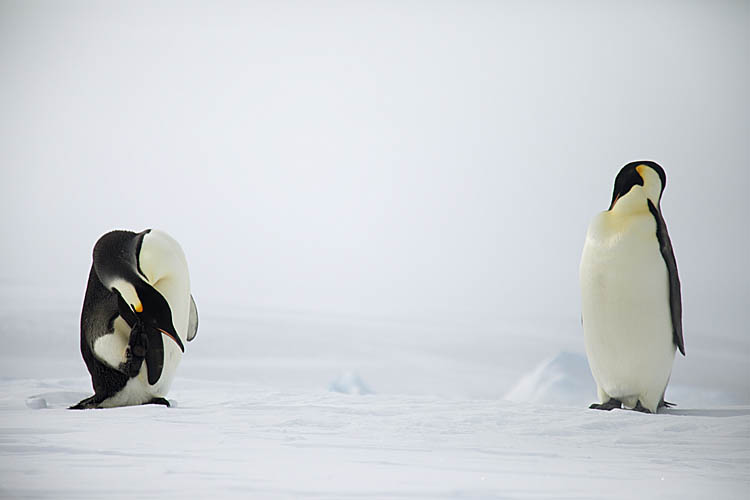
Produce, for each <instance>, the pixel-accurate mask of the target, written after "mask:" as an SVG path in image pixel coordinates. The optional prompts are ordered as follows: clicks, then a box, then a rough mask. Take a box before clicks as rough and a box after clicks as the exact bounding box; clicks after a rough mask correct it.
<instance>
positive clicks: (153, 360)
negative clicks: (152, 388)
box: [146, 329, 164, 385]
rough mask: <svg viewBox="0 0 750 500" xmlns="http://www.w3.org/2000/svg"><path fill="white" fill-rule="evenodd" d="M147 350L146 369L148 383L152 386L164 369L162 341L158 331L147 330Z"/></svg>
mask: <svg viewBox="0 0 750 500" xmlns="http://www.w3.org/2000/svg"><path fill="white" fill-rule="evenodd" d="M147 335H148V348H147V349H146V368H147V369H148V383H149V384H150V385H154V384H155V383H156V382H158V381H159V377H161V372H162V370H163V369H164V339H163V338H162V333H161V332H160V331H159V330H154V329H149V330H148V333H147Z"/></svg>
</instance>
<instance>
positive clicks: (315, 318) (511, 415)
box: [0, 287, 750, 499]
mask: <svg viewBox="0 0 750 500" xmlns="http://www.w3.org/2000/svg"><path fill="white" fill-rule="evenodd" d="M31 293H34V294H35V295H36V296H37V297H38V296H39V293H38V292H33V291H32V290H23V289H19V288H8V287H0V299H3V300H2V304H4V305H3V308H2V309H0V319H1V321H0V341H2V343H3V345H5V346H8V347H7V348H6V349H4V350H3V351H2V354H0V366H1V367H2V372H0V498H97V499H98V498H123V499H125V498H127V499H132V498H170V497H172V498H177V497H181V498H261V499H263V498H342V499H343V498H410V499H411V498H519V499H526V498H534V499H538V498H550V499H552V498H555V499H557V498H576V499H580V498H605V497H606V498H632V497H634V496H636V497H638V498H660V499H662V498H664V499H669V498H675V499H676V498H680V499H684V498H696V499H697V498H709V497H711V498H717V499H719V498H721V499H724V498H746V496H747V492H748V491H750V401H748V400H747V399H746V398H747V396H746V394H747V393H746V392H742V390H741V389H742V388H743V387H745V386H746V385H747V384H748V382H747V378H745V379H744V380H741V381H739V382H737V384H736V387H735V388H734V389H732V390H728V389H727V383H726V380H728V379H727V378H726V376H725V374H724V372H725V371H734V377H735V378H737V376H738V374H739V375H742V374H743V370H747V366H746V365H747V362H746V360H747V345H744V344H743V345H741V346H739V348H738V347H737V346H734V345H733V346H729V347H727V346H724V347H722V345H721V344H714V352H713V353H710V356H709V355H708V354H706V353H704V354H705V355H706V356H708V357H706V358H701V356H698V355H697V352H696V349H695V348H694V349H693V352H696V357H698V358H699V359H713V358H716V359H722V360H723V368H722V367H721V366H716V365H713V366H706V367H704V368H703V370H702V372H701V373H698V374H696V376H695V377H693V378H691V377H690V376H688V375H689V373H687V372H684V371H682V370H681V369H680V367H681V366H682V367H684V362H685V361H684V360H683V359H681V358H678V360H677V362H676V365H675V375H674V376H673V383H672V386H670V389H669V391H668V396H669V399H670V400H672V401H675V402H676V403H678V404H679V405H680V406H679V407H678V408H676V409H673V410H669V411H667V412H665V414H659V415H642V414H638V413H635V412H629V411H613V412H609V413H606V412H597V411H592V410H588V409H587V408H586V406H587V404H588V403H590V402H591V401H593V400H594V387H593V381H592V380H591V378H590V375H589V373H588V370H587V366H586V359H585V356H584V355H583V354H582V339H581V337H580V335H581V334H580V331H579V330H578V329H579V328H580V326H579V325H578V324H577V322H576V320H575V318H569V319H546V320H545V319H544V318H536V319H531V318H529V319H516V320H510V319H509V320H508V321H507V322H503V324H502V325H496V326H494V327H485V328H480V327H465V326H463V325H457V324H448V325H445V324H423V323H422V324H420V323H414V322H411V323H410V322H398V321H386V320H378V319H372V318H369V319H368V318H349V317H334V316H324V315H314V314H303V313H295V312H269V311H265V312H264V311H255V312H245V313H239V312H237V311H236V310H234V309H229V308H225V309H224V310H221V309H220V308H218V307H213V306H211V305H210V304H204V305H203V308H202V312H203V315H202V324H201V328H200V330H199V333H198V337H197V338H196V341H195V342H192V343H190V344H189V345H188V346H187V350H186V355H185V357H184V359H183V363H182V365H181V366H180V368H179V372H178V376H177V378H176V381H175V384H174V386H173V388H172V391H171V392H170V394H169V399H170V401H172V403H173V407H172V408H164V407H159V406H143V407H130V408H118V409H111V410H89V411H70V410H66V409H65V408H66V407H67V406H68V405H70V404H72V403H75V402H77V401H78V400H79V399H81V398H83V397H86V396H88V395H90V394H91V389H90V381H89V379H88V376H87V373H86V371H85V367H84V365H83V362H82V360H81V359H80V355H79V353H78V351H77V350H78V338H77V335H78V333H77V316H78V310H77V308H78V304H77V300H76V299H75V298H68V299H61V298H60V297H59V296H57V295H55V294H54V293H50V296H49V297H48V300H42V301H36V302H35V301H34V300H32V296H31V295H30V294H31ZM40 304H44V305H40ZM199 307H201V305H200V304H199ZM220 310H221V311H222V312H221V313H217V311H220ZM555 324H556V325H558V327H557V329H556V330H553V329H552V325H555ZM550 331H555V332H556V333H555V335H551V334H550V333H544V332H550ZM11 340H12V341H11ZM688 354H689V356H690V354H691V352H690V351H689V353H688ZM685 359H688V360H689V359H690V357H688V358H685ZM688 366H689V367H690V366H692V365H688ZM695 366H696V367H697V366H698V365H695ZM696 369H697V368H696ZM693 371H695V370H693ZM698 380H700V381H701V383H700V384H699V383H697V381H698ZM694 381H696V382H694ZM737 387H739V389H740V390H737ZM745 389H746V387H745ZM511 400H512V401H511Z"/></svg>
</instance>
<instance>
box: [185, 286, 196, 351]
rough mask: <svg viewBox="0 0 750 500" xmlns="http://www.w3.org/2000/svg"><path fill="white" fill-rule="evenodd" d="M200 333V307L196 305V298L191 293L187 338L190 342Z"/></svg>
mask: <svg viewBox="0 0 750 500" xmlns="http://www.w3.org/2000/svg"><path fill="white" fill-rule="evenodd" d="M197 334H198V307H197V306H196V305H195V299H194V298H193V295H192V294H190V317H189V319H188V329H187V340H188V342H190V341H191V340H193V339H194V338H195V336H196V335H197Z"/></svg>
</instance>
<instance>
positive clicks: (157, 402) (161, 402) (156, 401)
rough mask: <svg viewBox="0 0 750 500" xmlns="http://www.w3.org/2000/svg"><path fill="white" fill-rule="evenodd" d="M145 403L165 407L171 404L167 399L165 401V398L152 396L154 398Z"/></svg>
mask: <svg viewBox="0 0 750 500" xmlns="http://www.w3.org/2000/svg"><path fill="white" fill-rule="evenodd" d="M146 404H147V405H164V406H166V407H167V408H169V407H170V406H171V405H170V404H169V401H167V400H166V399H164V398H154V399H152V400H151V401H149V402H148V403H146Z"/></svg>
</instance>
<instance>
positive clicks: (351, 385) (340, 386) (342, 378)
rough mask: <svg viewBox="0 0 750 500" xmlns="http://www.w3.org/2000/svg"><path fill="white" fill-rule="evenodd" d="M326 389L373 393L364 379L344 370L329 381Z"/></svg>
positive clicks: (352, 392) (349, 392)
mask: <svg viewBox="0 0 750 500" xmlns="http://www.w3.org/2000/svg"><path fill="white" fill-rule="evenodd" d="M328 390H330V391H332V392H340V393H342V394H359V395H364V394H373V392H372V390H371V389H370V388H369V387H368V386H367V384H365V382H364V380H362V378H361V377H360V376H359V375H357V374H356V373H354V372H351V371H346V372H343V373H342V374H341V375H339V376H338V377H337V378H336V380H334V381H333V382H331V384H330V385H329V386H328Z"/></svg>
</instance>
